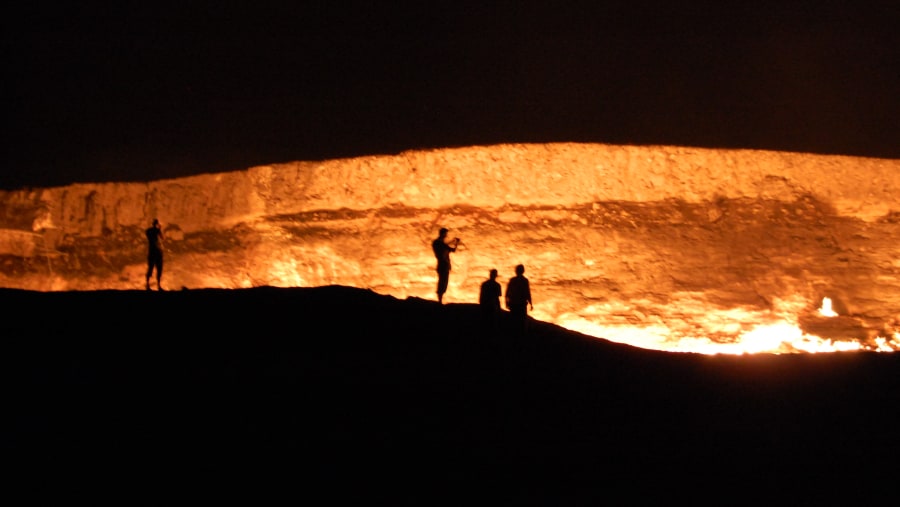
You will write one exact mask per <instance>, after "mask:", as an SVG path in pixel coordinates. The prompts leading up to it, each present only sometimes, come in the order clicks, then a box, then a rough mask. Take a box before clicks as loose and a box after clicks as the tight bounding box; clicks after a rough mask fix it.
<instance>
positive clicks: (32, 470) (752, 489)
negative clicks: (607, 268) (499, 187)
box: [0, 286, 900, 505]
mask: <svg viewBox="0 0 900 507" xmlns="http://www.w3.org/2000/svg"><path fill="white" fill-rule="evenodd" d="M0 298H2V304H3V308H4V310H5V315H7V318H6V322H5V323H4V338H3V341H2V343H3V347H4V350H3V353H2V357H3V358H4V362H5V363H6V364H4V365H3V371H4V372H5V373H6V374H7V375H10V376H9V377H8V379H9V381H8V382H6V383H5V391H6V392H5V396H4V399H5V405H6V407H5V408H6V413H7V414H8V417H7V418H6V419H7V423H9V424H8V425H7V426H6V428H7V429H6V430H4V438H3V445H4V452H5V454H6V455H7V456H14V457H16V462H17V463H18V466H17V468H16V470H17V471H16V476H15V477H18V476H19V474H21V475H22V476H26V477H28V478H29V479H30V480H29V481H28V482H18V481H14V483H15V484H19V485H25V484H27V485H29V486H30V485H31V484H32V483H33V482H37V486H38V487H37V489H36V490H32V491H31V492H32V493H35V494H40V495H43V494H47V493H52V492H54V491H55V492H57V493H58V492H60V491H71V492H73V494H78V495H92V496H95V497H105V496H106V495H115V494H116V493H114V492H118V491H127V492H128V494H130V495H134V494H135V492H136V491H137V492H143V493H141V494H139V495H137V496H136V498H159V499H171V498H172V494H173V493H174V492H175V491H176V490H178V491H179V492H178V498H195V497H196V495H200V498H205V499H207V500H209V499H210V498H211V495H216V496H218V495H221V496H222V497H230V498H232V499H234V498H238V495H250V496H249V497H248V498H254V499H255V500H256V501H260V500H261V499H263V498H266V497H267V496H268V495H275V494H276V493H277V494H278V495H279V496H283V495H289V496H287V497H285V498H288V499H291V500H307V501H311V500H312V499H313V498H319V499H320V501H321V502H322V503H326V502H327V503H344V502H347V501H351V502H356V503H360V502H371V501H373V500H375V499H379V500H387V501H390V502H392V503H394V504H416V505H430V504H435V503H443V501H446V502H447V503H451V504H456V505H461V504H470V503H480V502H479V501H484V502H487V503H492V504H501V505H503V504H506V505H509V504H517V505H518V504H527V503H532V502H534V503H538V504H545V505H546V504H555V505H570V504H574V503H580V502H585V503H591V504H596V502H597V501H602V500H611V499H619V501H616V502H615V503H617V504H619V503H633V502H641V501H646V500H654V499H655V500H660V501H667V502H668V501H674V500H675V499H678V498H680V499H682V500H690V501H692V502H694V503H700V504H718V502H719V501H721V498H722V497H721V496H720V495H722V494H723V492H724V494H726V495H730V496H729V498H731V499H733V500H734V501H733V502H732V501H729V502H728V503H744V502H745V501H746V502H747V503H753V502H756V501H778V500H784V501H788V500H791V501H794V500H806V501H809V502H812V503H819V502H824V503H831V501H832V500H834V499H835V498H836V497H835V496H834V495H836V494H838V493H849V492H852V493H853V494H855V495H861V496H859V497H857V501H859V500H875V499H877V498H879V495H881V494H882V493H884V492H886V491H888V490H889V484H891V483H890V481H889V479H890V478H891V477H894V476H895V473H894V471H893V467H892V466H891V461H892V460H893V459H895V457H896V454H897V451H898V450H900V449H898V444H897V439H896V432H897V429H898V427H900V426H898V422H900V416H898V415H897V414H896V413H895V411H894V408H895V407H896V405H897V402H898V397H900V395H898V392H900V391H898V389H900V357H898V356H896V355H893V354H862V353H853V354H825V355H799V356H798V355H791V356H752V357H719V356H700V355H692V354H668V353H662V352H654V351H647V350H642V349H636V348H632V347H628V346H624V345H619V344H614V343H610V342H606V341H604V340H598V339H594V338H588V337H585V336H583V335H579V334H576V333H572V332H568V331H566V330H563V329H561V328H558V327H555V326H552V325H549V324H544V323H540V322H532V327H531V329H530V333H529V334H528V336H527V337H526V338H524V339H523V338H516V337H515V336H514V335H512V334H510V332H509V330H508V328H507V327H506V324H507V323H506V322H505V320H504V321H501V324H500V327H499V328H497V329H493V328H485V327H484V326H483V325H482V324H483V323H482V321H481V320H480V314H479V313H478V308H477V307H475V306H473V305H466V304H459V305H447V306H444V307H440V306H439V305H437V304H436V303H434V302H431V301H425V300H420V299H415V298H412V299H407V300H400V299H396V298H393V297H389V296H382V295H379V294H376V293H374V292H371V291H366V290H360V289H354V288H348V287H339V286H331V287H320V288H309V289H280V288H256V289H247V290H218V289H204V290H189V291H174V292H166V293H157V292H152V293H151V292H139V291H100V292H64V293H36V292H23V291H16V290H3V291H0ZM27 315H30V316H32V317H30V318H25V316H27ZM12 316H15V317H12ZM504 317H505V316H504ZM160 474H162V476H161V475H160ZM251 478H252V480H251ZM35 480H36V481H35ZM60 484H66V486H65V488H63V489H62V490H61V489H60V488H61V486H60ZM48 485H55V486H53V487H48ZM157 495H158V496H157ZM186 495H189V496H186ZM322 495H325V496H322ZM622 495H627V496H622Z"/></svg>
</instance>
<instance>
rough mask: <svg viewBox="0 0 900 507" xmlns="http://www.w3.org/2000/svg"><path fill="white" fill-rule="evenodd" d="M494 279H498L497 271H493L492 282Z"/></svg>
mask: <svg viewBox="0 0 900 507" xmlns="http://www.w3.org/2000/svg"><path fill="white" fill-rule="evenodd" d="M494 278H497V270H496V269H492V270H491V280H493V279H494Z"/></svg>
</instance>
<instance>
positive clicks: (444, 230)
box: [438, 227, 450, 238]
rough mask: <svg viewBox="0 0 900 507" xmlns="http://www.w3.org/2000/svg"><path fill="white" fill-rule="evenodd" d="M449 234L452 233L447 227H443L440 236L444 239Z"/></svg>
mask: <svg viewBox="0 0 900 507" xmlns="http://www.w3.org/2000/svg"><path fill="white" fill-rule="evenodd" d="M448 232H450V231H449V230H448V229H447V228H446V227H441V230H440V231H439V232H438V235H440V236H441V237H442V238H443V237H444V236H446V235H447V233H448Z"/></svg>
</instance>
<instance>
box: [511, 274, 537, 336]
mask: <svg viewBox="0 0 900 507" xmlns="http://www.w3.org/2000/svg"><path fill="white" fill-rule="evenodd" d="M529 307H530V308H531V309H532V310H533V309H534V305H533V304H532V303H531V285H530V284H529V283H528V279H527V278H525V266H523V265H522V264H519V265H518V266H516V276H514V277H512V278H510V279H509V283H507V284H506V308H507V309H509V313H510V316H511V317H512V322H513V325H514V326H516V327H515V331H516V332H519V333H523V332H524V331H525V325H526V321H527V316H528V309H529Z"/></svg>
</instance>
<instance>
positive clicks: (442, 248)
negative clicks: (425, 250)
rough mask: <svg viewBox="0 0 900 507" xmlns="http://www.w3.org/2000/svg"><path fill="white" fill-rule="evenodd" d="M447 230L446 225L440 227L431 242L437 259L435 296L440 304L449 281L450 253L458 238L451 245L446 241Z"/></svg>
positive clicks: (455, 246) (456, 245) (454, 247)
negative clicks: (436, 235)
mask: <svg viewBox="0 0 900 507" xmlns="http://www.w3.org/2000/svg"><path fill="white" fill-rule="evenodd" d="M448 232H450V231H449V230H447V228H446V227H441V230H440V231H439V232H438V237H437V238H436V239H435V240H434V241H432V242H431V249H432V250H433V251H434V257H435V258H436V259H437V274H438V283H437V298H438V303H441V304H443V303H444V293H445V292H447V285H448V284H449V283H450V253H451V252H455V251H456V249H457V247H459V238H455V239H454V240H453V246H450V244H448V243H447V233H448Z"/></svg>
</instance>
